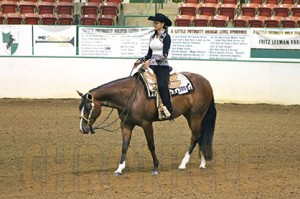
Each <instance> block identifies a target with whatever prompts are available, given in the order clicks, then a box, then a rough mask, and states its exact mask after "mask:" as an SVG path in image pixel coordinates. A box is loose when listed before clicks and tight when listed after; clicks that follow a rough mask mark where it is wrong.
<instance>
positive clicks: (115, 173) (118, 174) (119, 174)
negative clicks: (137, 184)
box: [114, 172, 122, 176]
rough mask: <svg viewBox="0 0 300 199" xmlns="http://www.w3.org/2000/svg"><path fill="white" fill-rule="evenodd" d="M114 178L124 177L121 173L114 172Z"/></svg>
mask: <svg viewBox="0 0 300 199" xmlns="http://www.w3.org/2000/svg"><path fill="white" fill-rule="evenodd" d="M114 176H122V173H121V172H114Z"/></svg>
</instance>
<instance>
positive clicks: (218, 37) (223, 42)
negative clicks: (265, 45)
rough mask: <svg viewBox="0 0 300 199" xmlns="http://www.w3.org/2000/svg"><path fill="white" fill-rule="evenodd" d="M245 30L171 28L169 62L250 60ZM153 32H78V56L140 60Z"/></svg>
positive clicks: (94, 29)
mask: <svg viewBox="0 0 300 199" xmlns="http://www.w3.org/2000/svg"><path fill="white" fill-rule="evenodd" d="M249 32H250V31H249V30H248V29H215V28H206V29H203V28H196V27H195V28H194V27H186V28H183V27H174V28H170V29H169V34H170V35H171V40H172V43H171V49H170V54H169V58H175V59H229V60H241V59H244V60H245V59H249V58H250V34H249ZM153 33H154V31H153V28H101V27H80V28H79V55H80V56H98V57H129V58H132V57H134V58H139V57H141V56H145V55H146V54H147V51H148V48H149V41H150V40H149V39H150V36H151V35H152V34H153Z"/></svg>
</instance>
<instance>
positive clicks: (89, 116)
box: [79, 93, 95, 126]
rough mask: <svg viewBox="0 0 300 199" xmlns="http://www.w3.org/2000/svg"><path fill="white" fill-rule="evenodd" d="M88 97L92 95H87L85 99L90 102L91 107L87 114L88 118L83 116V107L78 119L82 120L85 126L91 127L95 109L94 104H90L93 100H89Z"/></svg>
mask: <svg viewBox="0 0 300 199" xmlns="http://www.w3.org/2000/svg"><path fill="white" fill-rule="evenodd" d="M88 96H92V94H91V93H88V94H87V95H86V99H87V100H89V101H90V102H91V106H92V108H91V110H90V112H89V115H88V118H86V117H84V115H83V109H84V106H83V108H82V112H81V115H80V116H79V118H81V119H84V120H85V121H86V122H87V125H89V126H91V117H92V114H93V111H94V108H95V104H94V102H92V100H93V99H90V98H89V97H88Z"/></svg>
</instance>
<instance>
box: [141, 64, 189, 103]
mask: <svg viewBox="0 0 300 199" xmlns="http://www.w3.org/2000/svg"><path fill="white" fill-rule="evenodd" d="M139 76H140V78H141V79H142V82H143V84H144V86H145V89H146V93H147V97H148V99H149V98H156V95H157V80H156V76H155V74H154V72H153V71H152V69H150V68H149V69H146V70H145V71H143V72H139ZM169 90H170V94H171V95H172V96H176V95H182V94H187V93H190V92H192V91H193V90H194V86H193V84H192V82H191V81H190V80H189V79H188V78H187V77H186V76H185V75H183V74H181V73H173V74H170V84H169Z"/></svg>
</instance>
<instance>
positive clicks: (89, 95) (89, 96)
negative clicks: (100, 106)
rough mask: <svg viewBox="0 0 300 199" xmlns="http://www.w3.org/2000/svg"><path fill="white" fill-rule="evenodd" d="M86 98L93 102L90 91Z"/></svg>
mask: <svg viewBox="0 0 300 199" xmlns="http://www.w3.org/2000/svg"><path fill="white" fill-rule="evenodd" d="M86 99H87V100H89V101H90V102H91V101H92V99H93V96H92V95H91V94H90V93H88V94H87V95H86Z"/></svg>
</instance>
